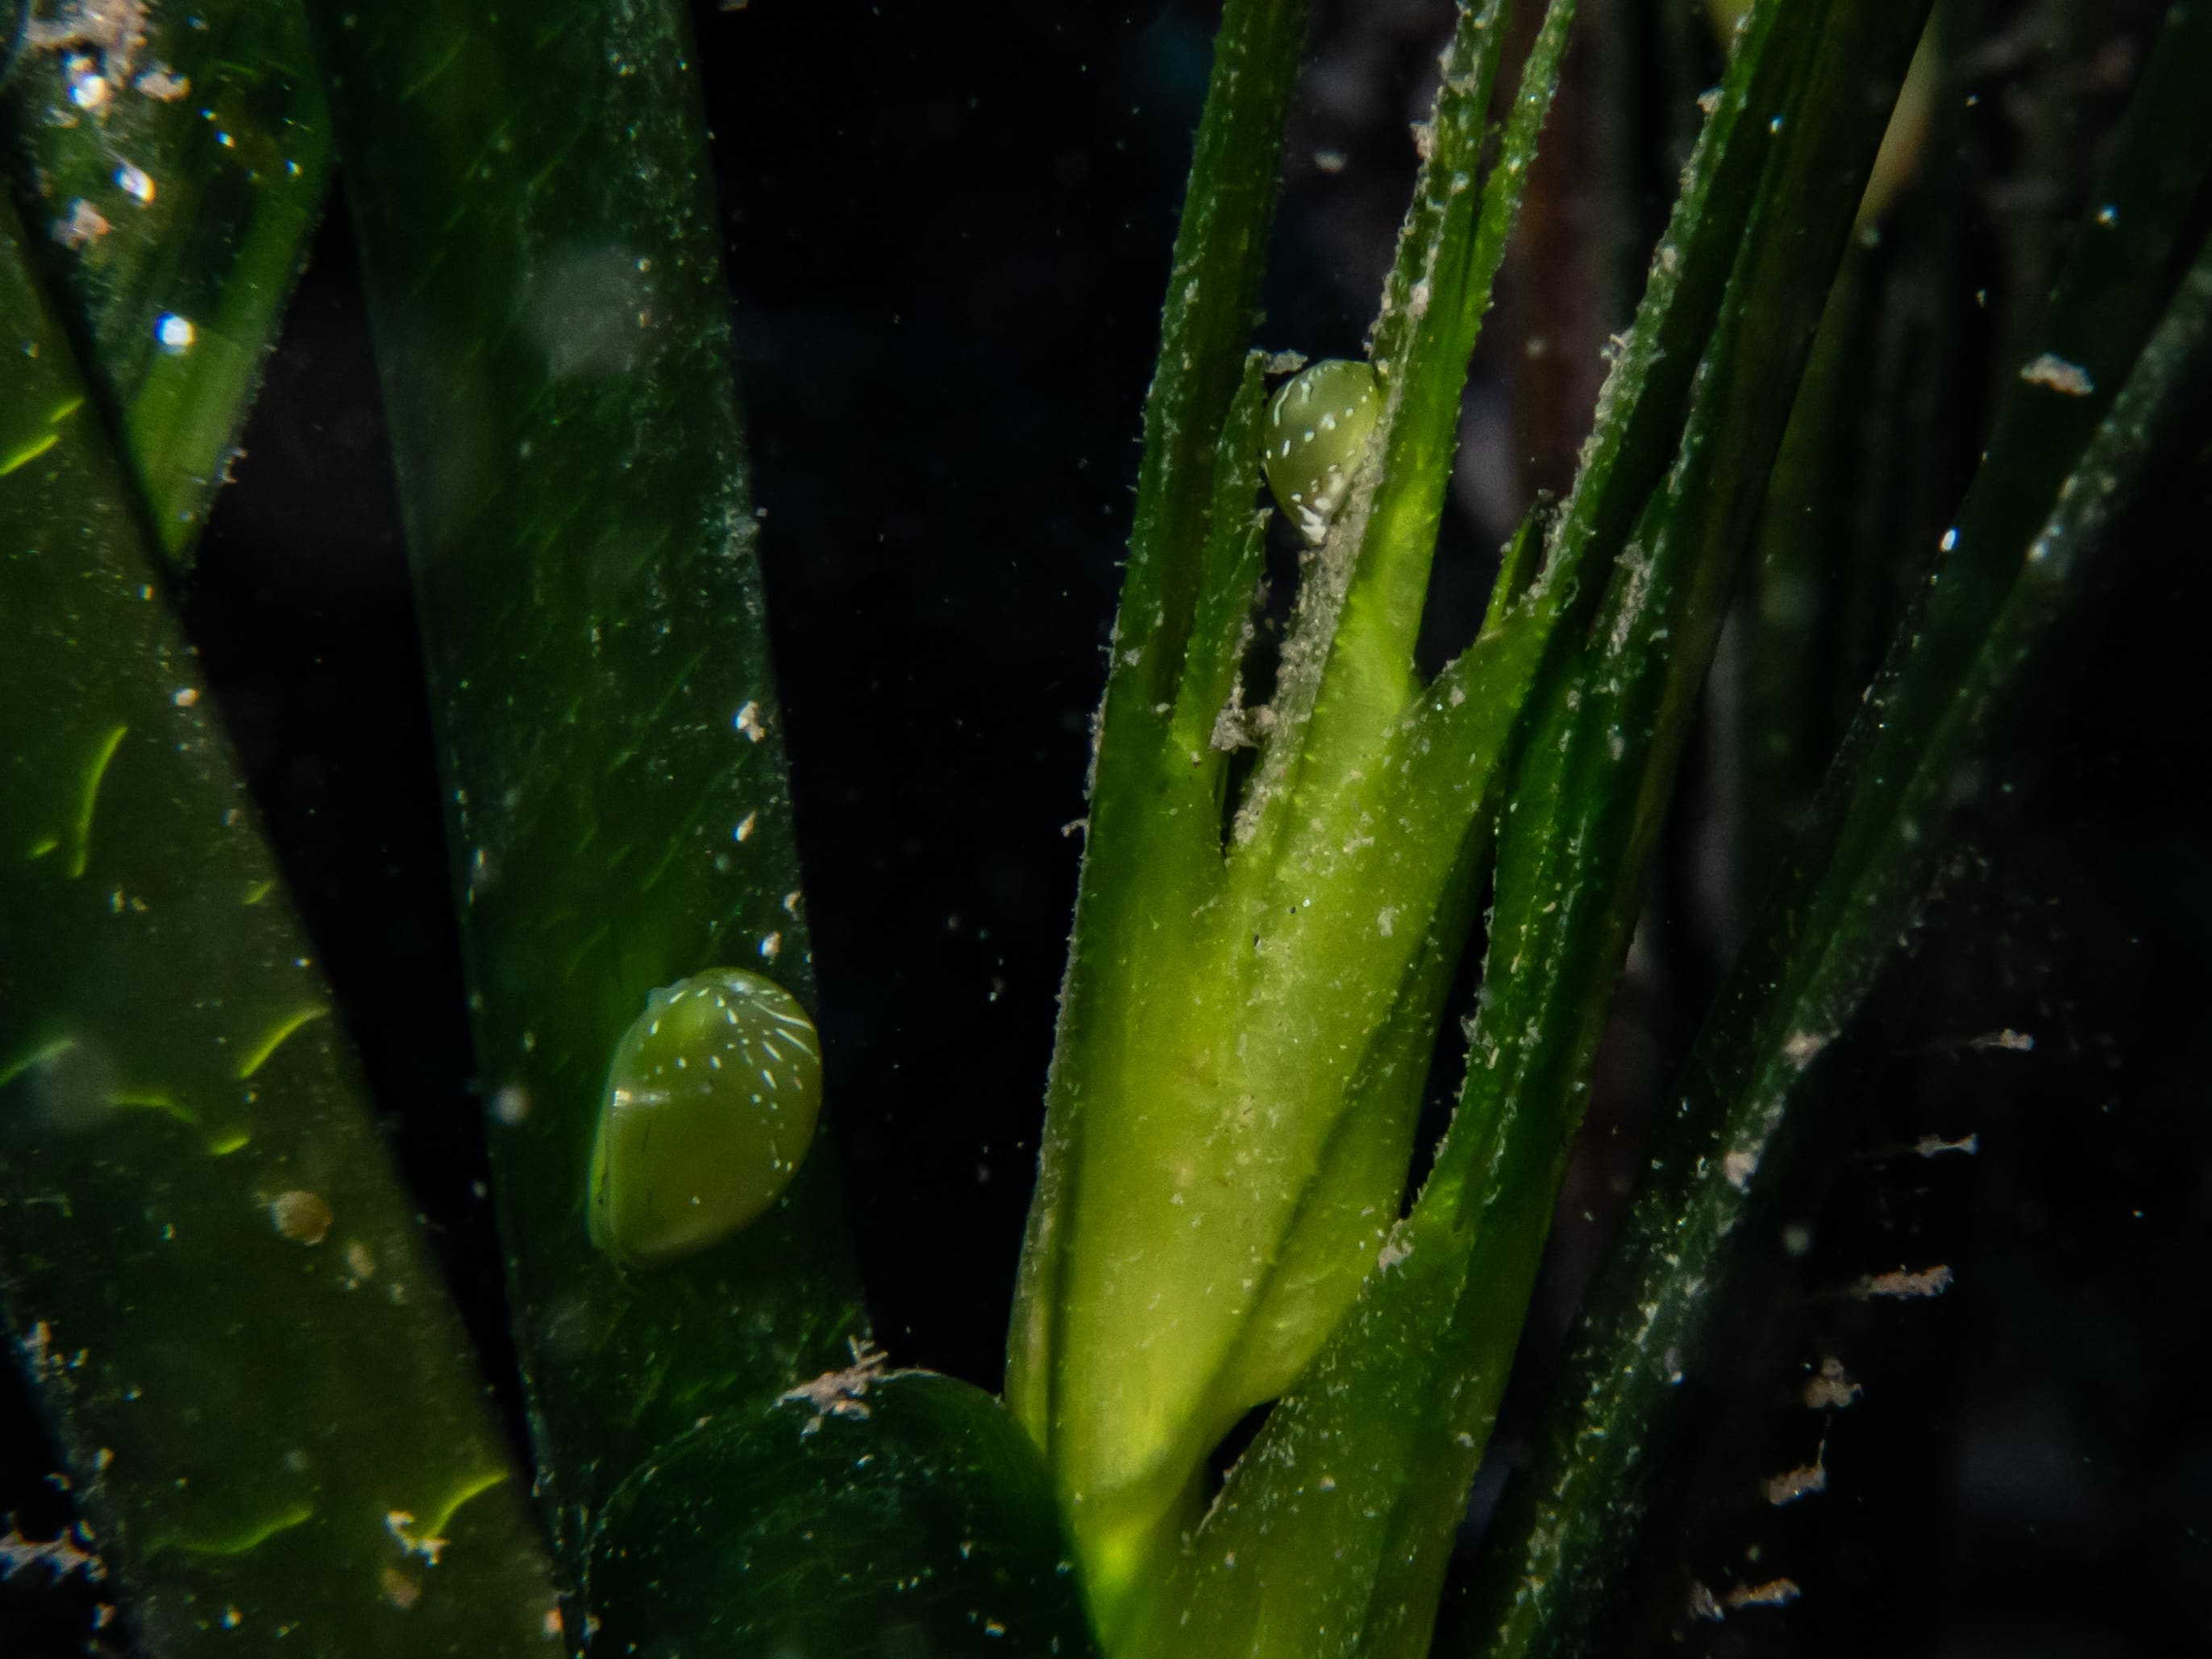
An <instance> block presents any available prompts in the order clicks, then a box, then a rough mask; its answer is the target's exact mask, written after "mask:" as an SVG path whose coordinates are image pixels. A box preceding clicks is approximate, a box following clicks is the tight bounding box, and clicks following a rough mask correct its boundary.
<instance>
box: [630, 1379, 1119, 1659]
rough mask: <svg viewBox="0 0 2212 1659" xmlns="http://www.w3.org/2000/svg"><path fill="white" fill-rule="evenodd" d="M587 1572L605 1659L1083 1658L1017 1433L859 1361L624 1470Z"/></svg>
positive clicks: (1045, 1501)
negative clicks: (782, 1657)
mask: <svg viewBox="0 0 2212 1659" xmlns="http://www.w3.org/2000/svg"><path fill="white" fill-rule="evenodd" d="M590 1575H591V1576H590V1583H589V1589H590V1592H591V1596H592V1601H593V1603H594V1604H595V1605H597V1606H599V1607H605V1608H606V1609H608V1612H607V1613H606V1614H605V1618H604V1620H603V1622H602V1623H601V1624H600V1626H599V1629H598V1631H597V1633H596V1634H595V1635H594V1637H593V1638H592V1640H593V1644H594V1647H595V1649H596V1650H604V1651H607V1652H613V1653H622V1654H627V1653H633V1652H635V1653H669V1654H676V1653H684V1654H699V1655H702V1656H703V1655H720V1654H726V1655H730V1656H732V1659H737V1656H741V1655H750V1654H786V1653H789V1654H805V1655H810V1656H823V1659H827V1656H829V1655H847V1654H849V1655H853V1656H856V1659H857V1656H863V1655H865V1656H870V1659H872V1656H876V1655H879V1654H880V1655H915V1656H922V1655H928V1656H932V1659H940V1656H941V1659H953V1656H957V1655H975V1656H978V1659H1007V1656H1010V1655H1022V1656H1031V1655H1035V1656H1039V1659H1043V1656H1049V1655H1054V1654H1059V1655H1063V1656H1066V1659H1086V1656H1089V1655H1091V1654H1092V1653H1094V1652H1095V1651H1096V1650H1095V1649H1094V1648H1093V1647H1092V1645H1091V1633H1090V1631H1089V1629H1088V1627H1087V1626H1085V1622H1084V1613H1083V1605H1082V1599H1081V1597H1080V1596H1079V1594H1078V1593H1077V1579H1076V1577H1075V1563H1074V1559H1073V1553H1072V1551H1071V1550H1070V1549H1069V1548H1068V1547H1067V1545H1066V1542H1065V1541H1064V1540H1063V1538H1062V1535H1061V1533H1060V1520H1059V1516H1058V1512H1057V1510H1056V1509H1055V1507H1054V1502H1053V1494H1052V1486H1051V1482H1050V1481H1049V1480H1048V1478H1047V1476H1046V1474H1045V1470H1044V1466H1043V1464H1042V1462H1040V1461H1039V1460H1038V1457H1037V1454H1036V1449H1035V1448H1034V1447H1033V1446H1031V1445H1030V1443H1029V1437H1027V1436H1026V1435H1024V1433H1023V1432H1022V1431H1021V1429H1020V1427H1019V1426H1018V1425H1017V1424H1016V1423H1015V1422H1014V1421H1013V1419H1012V1418H1010V1417H1008V1416H1007V1415H1006V1412H1005V1410H1004V1409H1003V1408H1001V1407H1000V1405H999V1402H998V1401H995V1400H994V1399H992V1398H991V1397H990V1396H989V1395H987V1394H984V1393H983V1392H982V1391H981V1389H973V1388H970V1387H969V1386H968V1385H967V1384H966V1383H957V1382H955V1381H953V1380H952V1379H951V1377H945V1376H935V1375H933V1374H931V1373H929V1372H927V1371H896V1372H890V1373H882V1372H877V1371H874V1370H872V1368H871V1365H870V1363H869V1358H868V1357H867V1356H865V1355H864V1356H862V1358H861V1361H860V1364H856V1365H854V1366H853V1367H851V1368H848V1370H844V1371H842V1372H838V1373H834V1374H831V1375H828V1376H823V1377H819V1378H817V1379H815V1380H814V1382H813V1383H811V1384H810V1385H809V1386H808V1387H806V1388H803V1389H795V1390H793V1393H792V1394H791V1395H788V1396H787V1397H786V1398H785V1399H783V1400H781V1401H778V1402H776V1403H775V1404H773V1405H771V1406H769V1407H765V1408H763V1407H747V1408H744V1409H742V1410H740V1411H738V1412H736V1413H732V1414H731V1415H730V1416H727V1417H725V1418H721V1419H717V1420H716V1421H715V1422H714V1423H712V1424H710V1425H707V1426H706V1427H704V1428H702V1429H701V1430H699V1431H697V1432H696V1433H695V1434H691V1435H689V1436H687V1437H684V1439H683V1440H681V1441H679V1442H678V1443H676V1444H675V1445H673V1446H671V1447H670V1448H669V1449H667V1450H666V1452H665V1453H664V1454H663V1455H660V1456H659V1457H657V1458H655V1459H654V1460H653V1463H652V1464H651V1465H649V1466H648V1467H647V1468H644V1469H641V1470H640V1471H639V1472H638V1474H636V1475H635V1477H634V1478H633V1479H632V1480H630V1481H629V1482H628V1483H627V1484H625V1485H624V1486H623V1488H622V1490H621V1491H620V1492H617V1494H616V1495H615V1497H614V1498H613V1500H612V1501H611V1503H610V1504H608V1506H607V1510H606V1518H605V1529H604V1532H603V1534H602V1536H601V1538H600V1540H599V1544H598V1546H597V1547H595V1548H594V1550H593V1552H592V1559H591V1565H590Z"/></svg>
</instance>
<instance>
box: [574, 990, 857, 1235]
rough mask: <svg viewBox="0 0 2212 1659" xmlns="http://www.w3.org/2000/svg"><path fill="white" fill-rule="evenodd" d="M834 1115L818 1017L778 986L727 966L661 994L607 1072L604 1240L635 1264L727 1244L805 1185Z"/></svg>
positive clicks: (599, 1210) (596, 1195) (600, 1160)
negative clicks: (820, 1127)
mask: <svg viewBox="0 0 2212 1659" xmlns="http://www.w3.org/2000/svg"><path fill="white" fill-rule="evenodd" d="M821 1109H822V1051H821V1045H820V1043H819V1042H818V1041H817V1038H816V1036H815V1033H814V1024H813V1022H812V1021H811V1020H810V1019H808V1018H807V1017H806V1012H805V1009H803V1008H801V1007H800V1006H799V1003H798V1001H797V1000H796V999H795V998H793V996H792V994H790V993H789V992H788V991H786V990H785V989H784V988H783V987H781V986H780V985H778V984H777V983H776V982H775V981H774V980H771V979H768V978H765V977H763V975H759V974H754V973H748V972H746V971H745V970H744V969H741V968H713V969H708V970H707V971H706V972H704V973H702V974H695V975H692V976H691V977H690V978H689V979H685V980H681V981H678V982H677V983H676V984H674V985H671V986H668V987H665V988H664V989H661V990H658V991H655V992H653V994H651V995H650V996H649V997H647V1000H646V1006H645V1012H643V1013H641V1014H640V1015H639V1016H638V1017H637V1018H636V1019H635V1021H634V1022H633V1023H632V1024H631V1025H630V1028H629V1030H627V1031H625V1032H624V1033H623V1037H622V1041H621V1042H618V1043H617V1044H616V1045H615V1052H614V1059H613V1060H612V1062H611V1064H610V1065H609V1066H608V1067H607V1084H606V1091H605V1095H604V1096H603V1097H601V1100H600V1105H599V1134H598V1137H597V1139H596V1140H595V1141H594V1143H593V1145H592V1169H591V1176H590V1184H589V1188H588V1190H589V1194H590V1202H589V1206H588V1207H589V1219H590V1225H591V1233H592V1243H594V1244H596V1245H598V1246H599V1249H602V1250H605V1252H606V1253H607V1254H608V1255H611V1256H613V1257H614V1258H615V1259H616V1260H617V1261H620V1262H622V1263H623V1265H624V1266H625V1267H652V1266H655V1265H658V1264H659V1263H661V1262H664V1261H676V1260H678V1258H680V1257H683V1256H686V1255H690V1254H691V1253H692V1252H694V1251H696V1250H701V1249H705V1248H707V1247H708V1245H710V1244H715V1243H720V1241H722V1240H723V1239H726V1238H727V1237H730V1236H731V1235H732V1234H733V1233H735V1232H737V1231H738V1230H739V1229H740V1228H742V1227H744V1225H746V1224H747V1223H748V1222H750V1221H751V1220H753V1219H754V1218H756V1217H757V1216H758V1215H760V1214H761V1213H762V1212H763V1211H765V1210H766V1209H767V1208H768V1207H769V1206H770V1205H771V1204H773V1203H775V1200H776V1199H777V1198H778V1197H780V1196H781V1194H782V1193H783V1190H784V1188H786V1187H787V1186H789V1185H790V1184H791V1181H792V1177H793V1176H795V1175H796V1174H797V1173H798V1171H799V1164H801V1163H802V1162H803V1161H804V1160H805V1157H806V1150H807V1147H808V1146H810V1145H811V1142H812V1140H813V1139H814V1125H815V1120H816V1119H817V1116H819V1115H820V1113H821Z"/></svg>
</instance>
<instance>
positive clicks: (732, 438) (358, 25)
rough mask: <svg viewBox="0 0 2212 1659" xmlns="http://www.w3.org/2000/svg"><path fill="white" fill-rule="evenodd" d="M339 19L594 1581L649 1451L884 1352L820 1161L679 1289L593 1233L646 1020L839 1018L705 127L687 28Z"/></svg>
mask: <svg viewBox="0 0 2212 1659" xmlns="http://www.w3.org/2000/svg"><path fill="white" fill-rule="evenodd" d="M314 18H315V21H316V23H317V25H318V28H319V44H320V46H321V47H322V50H323V53H324V57H325V64H326V67H327V69H328V70H329V86H330V95H331V107H332V111H333V114H334V118H335V119H336V122H337V131H338V134H339V138H340V142H341V145H342V149H343V159H344V162H345V169H346V177H347V179H348V180H349V189H350V196H351V202H352V205H353V210H354V213H355V216H356V222H357V223H358V225H359V228H360V233H361V241H362V250H363V258H364V264H365V270H366V275H367V279H368V289H369V296H370V301H371V305H372V314H373V320H374V325H375V331H376V341H377V352H378V359H379V365H380V371H381V374H382V378H383V383H384V386H385V391H386V403H387V405H388V407H389V410H390V414H391V419H392V432H393V440H394V443H395V446H396V448H397V451H398V472H399V482H400V485H401V490H402V497H403V506H404V511H405V515H406V521H407V530H408V540H409V548H410V554H411V556H412V560H413V564H414V569H415V575H416V589H417V592H418V593H419V595H420V603H421V609H422V615H423V626H424V632H425V635H426V637H427V641H428V661H429V670H430V674H431V678H432V684H433V690H434V693H435V705H436V710H437V714H438V716H439V720H440V746H441V758H442V760H443V762H444V766H445V772H446V777H447V782H448V785H449V788H450V792H451V796H450V799H451V806H452V811H451V817H450V821H449V822H450V834H451V847H452V852H453V863H454V867H455V869H454V873H455V878H456V886H457V894H458V898H459V905H460V910H461V918H462V933H463V942H464V946H465V952H466V957H467V965H468V969H469V972H470V977H471V984H472V988H473V994H474V995H473V1001H474V1012H475V1030H476V1036H477V1064H478V1066H479V1067H480V1069H481V1079H482V1086H483V1091H484V1093H485V1097H486V1100H487V1103H488V1105H489V1108H490V1119H491V1127H490V1134H491V1155H492V1164H493V1170H494V1174H495V1177H496V1182H495V1184H496V1188H497V1198H498V1203H499V1212H500V1220H501V1228H502V1231H503V1232H504V1235H505V1237H506V1240H507V1246H508V1249H509V1253H510V1254H509V1262H510V1273H511V1277H510V1284H511V1286H512V1290H513V1304H514V1316H515V1325H516V1332H517V1335H518V1339H519V1341H520V1348H521V1353H522V1363H523V1368H524V1374H525V1378H526V1383H527V1384H528V1387H529V1389H530V1394H531V1400H532V1410H533V1413H534V1414H535V1419H536V1428H537V1433H538V1451H539V1455H540V1457H541V1459H542V1461H543V1465H544V1467H543V1468H542V1470H541V1477H542V1486H541V1491H542V1492H543V1493H544V1497H545V1498H546V1499H547V1501H549V1502H550V1503H551V1504H554V1505H555V1506H556V1510H555V1512H556V1528H555V1530H556V1538H557V1539H558V1540H559V1541H561V1544H562V1549H563V1551H564V1554H567V1555H568V1561H569V1565H570V1566H571V1568H572V1570H573V1567H574V1556H573V1552H574V1551H575V1550H577V1549H579V1548H580V1547H581V1544H582V1541H583V1540H584V1538H585V1537H586V1535H587V1534H588V1533H589V1531H590V1529H591V1525H592V1516H594V1514H595V1513H596V1511H597V1509H598V1507H599V1504H602V1503H603V1502H604V1501H605V1498H606V1497H607V1495H608V1494H609V1493H610V1492H611V1491H612V1490H613V1488H614V1487H615V1486H616V1485H617V1483H618V1482H619V1481H620V1480H622V1479H623V1477H624V1476H625V1475H627V1474H629V1471H630V1470H631V1469H633V1468H635V1467H637V1466H638V1465H639V1464H640V1463H641V1462H642V1461H643V1460H645V1459H646V1458H647V1457H648V1456H649V1455H651V1454H652V1453H653V1450H654V1449H655V1448H657V1447H659V1446H660V1445H661V1444H663V1443H665V1442H667V1441H669V1440H671V1439H672V1438H673V1437H675V1436H676V1435H678V1434H679V1433H682V1432H684V1431H687V1430H689V1429H690V1427H691V1425H693V1424H694V1423H695V1422H696V1421H697V1420H698V1419H699V1418H701V1417H702V1415H706V1414H709V1413H715V1412H720V1411H725V1410H728V1409H731V1408H732V1407H735V1406H736V1405H738V1404H739V1403H740V1402H744V1401H756V1402H757V1401H759V1400H761V1399H763V1398H764V1397H769V1396H772V1395H775V1393H777V1392H779V1391H781V1389H784V1388H786V1387H787V1386H789V1385H790V1384H791V1383H792V1382H793V1381H794V1380H795V1379H797V1378H799V1377H801V1376H811V1375H812V1374H813V1373H815V1372H817V1371H818V1370H823V1368H824V1367H825V1366H826V1365H828V1364H832V1363H834V1361H835V1360H836V1358H837V1357H838V1356H839V1355H840V1354H842V1352H843V1345H844V1340H845V1339H846V1338H847V1336H848V1335H849V1334H853V1333H854V1332H856V1331H858V1330H859V1329H860V1328H861V1320H862V1315H861V1311H860V1301H859V1293H858V1286H857V1283H856V1279H855V1275H854V1269H853V1266H852V1262H851V1259H850V1249H849V1245H848V1241H847V1238H846V1237H845V1233H844V1229H843V1226H842V1212H841V1206H840V1202H839V1199H838V1182H837V1178H836V1170H835V1168H834V1158H833V1155H832V1149H831V1147H830V1146H829V1142H828V1138H827V1137H826V1136H825V1137H822V1138H820V1139H817V1141H816V1143H815V1145H814V1146H813V1148H812V1151H811V1153H810V1154H809V1155H808V1157H807V1158H806V1162H805V1166H804V1167H803V1168H802V1170H800V1172H799V1176H798V1178H797V1180H796V1182H794V1184H793V1186H792V1187H791V1188H789V1189H788V1190H787V1192H786V1193H785V1194H783V1196H782V1197H781V1198H780V1199H779V1200H776V1202H775V1205H774V1206H772V1207H771V1208H770V1209H769V1212H767V1213H766V1214H765V1215H763V1216H762V1217H761V1218H760V1219H758V1220H757V1221H756V1222H754V1223H752V1224H751V1225H750V1226H748V1227H746V1228H745V1229H744V1231H740V1232H738V1234H736V1236H735V1237H732V1238H730V1239H728V1240H726V1242H724V1243H719V1244H716V1245H714V1247H712V1248H710V1249H704V1250H702V1251H701V1252H699V1253H698V1254H696V1255H690V1256H688V1257H686V1258H684V1260H682V1261H676V1262H671V1263H668V1264H666V1265H663V1266H659V1267H640V1268H637V1269H635V1270H634V1271H626V1270H624V1269H623V1268H622V1267H618V1266H617V1264H616V1263H615V1262H614V1261H612V1260H611V1259H610V1258H609V1257H608V1256H606V1255H603V1254H601V1253H600V1252H599V1251H598V1250H596V1249H593V1248H592V1242H591V1238H590V1235H589V1232H588V1230H587V1227H586V1175H587V1172H588V1170H589V1166H590V1161H591V1154H592V1143H593V1136H594V1128H595V1124H596V1121H597V1118H598V1115H599V1108H600V1103H601V1092H602V1088H603V1086H604V1085H605V1082H606V1079H607V1075H608V1066H609V1063H610V1060H611V1058H612V1056H613V1054H614V1051H615V1047H616V1043H617V1040H618V1039H619V1038H620V1037H621V1036H622V1035H623V1031H624V1030H626V1029H627V1028H628V1027H629V1025H630V1024H631V1022H632V1021H633V1020H634V1019H635V1018H637V1016H639V1015H640V1014H641V1013H642V1012H644V1011H645V1007H646V999H647V994H648V993H649V992H651V991H653V989H655V988H657V987H664V986H667V985H669V984H671V983H672V982H673V981H677V980H678V979H680V978H684V977H686V976H688V975H694V974H698V973H702V972H704V971H706V970H708V969H714V968H746V969H752V970H754V971H756V972H758V973H762V974H765V975H770V976H772V977H773V978H775V980H777V981H779V982H780V983H781V984H782V985H783V986H784V987H786V988H787V989H788V990H790V991H791V992H793V994H796V995H797V996H798V997H799V999H800V1000H801V1001H802V1002H804V1003H807V1004H809V1005H811V1003H812V1000H813V994H814V987H813V979H812V973H811V964H810V961H809V956H808V947H807V933H806V923H805V915H804V910H803V906H802V903H801V900H800V895H799V873H798V864H797V859H796V855H795V851H794V848H793V837H792V827H791V817H790V806H789V796H788V793H787V785H786V778H785V769H784V757H783V749H782V743H781V720H780V719H779V717H778V713H777V708H776V700H775V684H774V681H773V678H772V677H771V672H770V664H769V647H768V641H767V637H766V633H765V627H764V617H763V610H762V603H761V592H760V578H759V572H758V568H757V562H756V551H755V542H756V533H757V532H756V526H755V524H754V518H753V513H752V509H751V505H750V496H749V495H748V490H747V485H746V473H745V464H744V451H743V447H742V444H741V441H740V435H739V429H738V411H737V405H736V402H735V394H734V391H733V388H732V384H731V377H730V325H729V318H728V300H727V295H726V291H725V289H724V287H723V283H722V276H721V268H720V258H719V247H720V238H719V234H718V231H717V222H716V216H715V211H714V200H713V197H712V194H711V192H710V191H709V189H708V180H707V179H706V177H705V174H704V172H703V169H704V167H705V165H706V155H707V150H706V132H705V124H704V120H703V118H702V113H701V110H700V104H699V92H698V88H697V86H696V82H695V80H694V78H693V74H692V71H691V70H690V64H689V57H688V54H689V52H690V46H689V44H688V40H687V37H686V33H685V28H684V16H683V13H682V10H681V8H680V7H678V5H676V4H675V3H674V0H650V3H645V4H639V5H629V6H622V7H615V8H609V7H605V6H602V5H599V4H595V3H591V0H553V3H549V4H540V5H532V6H500V5H495V4H492V3H489V0H469V3H454V4H442V5H436V6H398V7H372V6H357V5H354V4H351V3H341V0H329V3H325V4H321V5H319V6H318V7H317V8H316V9H315V12H314ZM828 1086H829V1098H830V1101H831V1110H832V1111H833V1112H834V1109H835V1099H836V1078H835V1076H834V1075H833V1076H831V1077H830V1078H829V1079H828Z"/></svg>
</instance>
